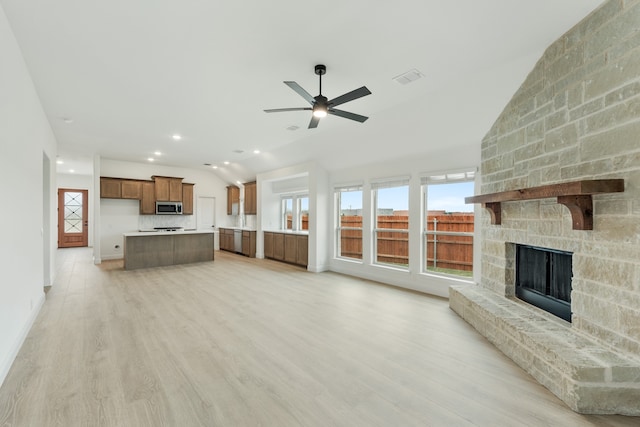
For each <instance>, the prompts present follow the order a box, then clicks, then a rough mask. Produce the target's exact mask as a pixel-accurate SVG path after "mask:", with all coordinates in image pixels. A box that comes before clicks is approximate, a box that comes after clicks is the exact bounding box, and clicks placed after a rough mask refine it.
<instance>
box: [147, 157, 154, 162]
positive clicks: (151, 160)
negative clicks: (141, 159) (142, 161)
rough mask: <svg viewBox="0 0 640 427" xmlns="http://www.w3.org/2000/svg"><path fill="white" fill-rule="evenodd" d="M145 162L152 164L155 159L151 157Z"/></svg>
mask: <svg viewBox="0 0 640 427" xmlns="http://www.w3.org/2000/svg"><path fill="white" fill-rule="evenodd" d="M147 160H149V161H150V162H153V161H154V160H155V159H154V158H153V157H149V158H148V159H147Z"/></svg>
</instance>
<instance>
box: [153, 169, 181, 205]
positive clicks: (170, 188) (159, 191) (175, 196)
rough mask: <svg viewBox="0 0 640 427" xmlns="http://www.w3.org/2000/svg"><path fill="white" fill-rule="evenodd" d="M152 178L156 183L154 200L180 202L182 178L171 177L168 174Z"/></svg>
mask: <svg viewBox="0 0 640 427" xmlns="http://www.w3.org/2000/svg"><path fill="white" fill-rule="evenodd" d="M152 178H153V180H154V181H155V183H156V186H155V187H156V200H157V201H159V202H181V201H182V178H172V177H168V176H156V175H154V176H153V177H152Z"/></svg>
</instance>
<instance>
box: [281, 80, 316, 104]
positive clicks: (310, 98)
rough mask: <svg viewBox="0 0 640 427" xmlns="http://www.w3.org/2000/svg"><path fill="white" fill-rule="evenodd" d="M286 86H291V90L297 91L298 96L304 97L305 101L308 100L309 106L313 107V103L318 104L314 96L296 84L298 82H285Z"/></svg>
mask: <svg viewBox="0 0 640 427" xmlns="http://www.w3.org/2000/svg"><path fill="white" fill-rule="evenodd" d="M284 84H286V85H287V86H289V87H290V88H291V89H293V90H295V91H296V93H297V94H298V95H300V96H301V97H303V98H304V99H306V100H307V102H308V103H309V104H311V105H313V103H314V102H316V100H315V98H314V97H313V96H311V94H310V93H309V92H307V91H306V90H304V89H303V88H302V86H300V85H299V84H298V83H296V82H284Z"/></svg>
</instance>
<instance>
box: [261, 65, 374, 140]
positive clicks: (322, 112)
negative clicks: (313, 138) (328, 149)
mask: <svg viewBox="0 0 640 427" xmlns="http://www.w3.org/2000/svg"><path fill="white" fill-rule="evenodd" d="M315 73H316V75H318V78H319V80H320V90H319V92H320V94H319V95H318V96H311V94H309V92H307V91H306V90H304V89H303V88H302V86H300V85H299V84H298V83H296V82H292V81H285V82H284V84H286V85H287V86H289V87H290V88H291V89H293V90H294V91H295V92H296V93H297V94H298V95H300V96H301V97H303V98H304V99H305V100H306V101H307V102H308V103H309V104H311V107H299V108H275V109H270V110H264V111H265V112H266V113H281V112H284V111H311V112H312V116H311V121H310V122H309V129H313V128H316V127H318V123H319V122H320V119H321V118H322V117H326V116H327V114H331V115H334V116H338V117H343V118H345V119H349V120H355V121H357V122H360V123H364V122H365V121H366V120H367V119H368V117H366V116H361V115H359V114H355V113H350V112H348V111H343V110H338V109H336V108H333V107H335V106H338V105H340V104H344V103H346V102H349V101H353V100H354V99H358V98H362V97H363V96H367V95H371V91H370V90H369V89H367V87H366V86H362V87H360V88H358V89H355V90H352V91H351V92H347V93H345V94H344V95H340V96H339V97H337V98H333V99H332V100H329V99H328V98H327V97H326V96H323V95H322V76H323V75H325V74H326V73H327V67H326V66H324V65H322V64H318V65H316V66H315Z"/></svg>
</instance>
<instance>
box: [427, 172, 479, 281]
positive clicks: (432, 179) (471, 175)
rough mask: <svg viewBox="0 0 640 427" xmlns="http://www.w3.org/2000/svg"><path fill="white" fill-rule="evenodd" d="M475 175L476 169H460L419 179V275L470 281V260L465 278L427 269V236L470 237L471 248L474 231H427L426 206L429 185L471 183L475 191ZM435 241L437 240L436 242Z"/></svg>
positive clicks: (473, 240) (473, 242)
mask: <svg viewBox="0 0 640 427" xmlns="http://www.w3.org/2000/svg"><path fill="white" fill-rule="evenodd" d="M476 173H477V169H476V168H467V169H462V170H455V171H447V172H440V173H431V174H428V175H423V176H421V178H420V193H421V197H422V203H421V209H422V212H421V214H420V215H421V224H420V228H421V230H420V246H421V256H420V273H421V274H426V275H434V276H439V277H446V278H453V279H457V280H465V281H467V280H468V281H471V280H472V279H473V278H472V276H473V263H474V261H473V260H472V267H471V271H470V273H471V274H470V276H469V277H467V276H465V275H458V274H455V273H446V272H439V271H433V270H429V269H428V267H429V266H428V263H427V253H428V240H427V237H428V236H434V238H436V239H437V237H438V236H457V237H460V236H463V237H471V244H472V248H473V245H474V244H475V227H474V231H472V232H463V231H438V230H437V229H436V230H429V229H428V224H427V217H428V212H429V206H428V197H429V192H428V188H429V186H430V185H443V184H457V183H464V182H471V183H473V186H474V191H475V177H476ZM436 241H437V240H436ZM472 253H473V249H472ZM435 263H436V265H435V266H434V267H437V261H436V262H435Z"/></svg>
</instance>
